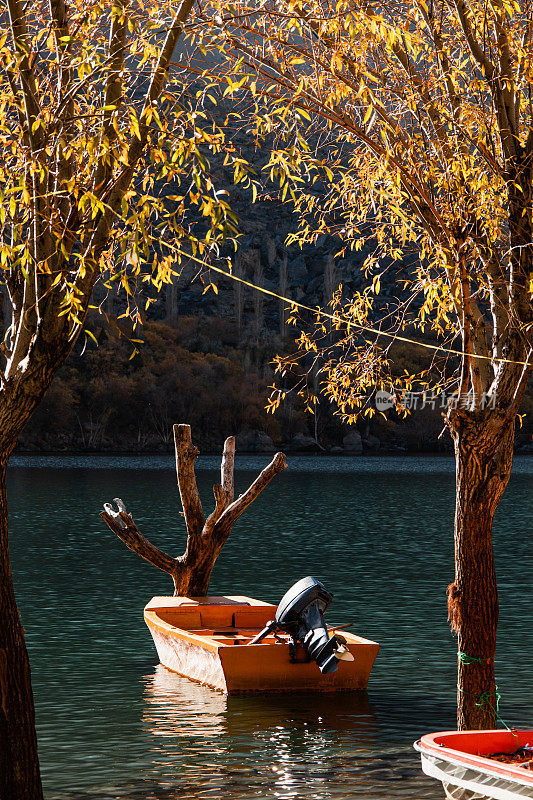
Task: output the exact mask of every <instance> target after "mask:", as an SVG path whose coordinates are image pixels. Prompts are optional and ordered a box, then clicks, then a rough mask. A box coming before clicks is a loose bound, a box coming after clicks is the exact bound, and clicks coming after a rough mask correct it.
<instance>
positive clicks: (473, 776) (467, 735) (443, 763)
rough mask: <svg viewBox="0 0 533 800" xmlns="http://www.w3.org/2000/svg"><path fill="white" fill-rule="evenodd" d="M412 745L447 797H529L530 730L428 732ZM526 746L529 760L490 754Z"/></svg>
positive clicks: (532, 785)
mask: <svg viewBox="0 0 533 800" xmlns="http://www.w3.org/2000/svg"><path fill="white" fill-rule="evenodd" d="M414 748H415V750H418V752H419V753H420V756H421V759H422V769H423V771H424V772H425V773H426V775H429V776H430V777H432V778H437V779H438V780H440V781H442V785H443V787H444V791H445V792H446V797H447V798H449V800H486V799H487V798H491V800H492V798H493V799H494V800H520V799H521V798H531V800H533V768H532V767H533V730H526V731H508V730H495V731H446V732H444V733H430V734H427V735H426V736H423V737H422V738H421V739H420V740H419V741H418V742H415V744H414ZM530 749H531V761H528V760H525V761H524V762H523V763H521V764H517V763H514V764H513V763H504V762H502V761H499V760H496V759H495V758H493V757H491V756H495V755H500V754H503V753H506V754H509V755H510V754H512V753H516V752H517V751H518V750H523V751H524V752H526V753H527V752H528V751H529V750H530Z"/></svg>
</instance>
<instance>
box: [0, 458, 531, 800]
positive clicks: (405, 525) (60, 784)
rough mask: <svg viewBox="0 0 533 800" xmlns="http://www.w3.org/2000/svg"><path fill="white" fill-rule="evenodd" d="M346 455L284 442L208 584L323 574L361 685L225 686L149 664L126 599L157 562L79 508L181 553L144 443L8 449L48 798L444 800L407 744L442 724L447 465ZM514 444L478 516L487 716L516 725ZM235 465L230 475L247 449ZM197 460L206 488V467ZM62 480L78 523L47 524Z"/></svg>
mask: <svg viewBox="0 0 533 800" xmlns="http://www.w3.org/2000/svg"><path fill="white" fill-rule="evenodd" d="M264 460H265V459H263V461H264ZM89 461H91V460H89ZM125 461H127V463H128V465H129V466H134V464H130V462H129V459H125ZM345 461H346V459H344V460H343V459H341V460H339V461H337V460H333V459H331V460H327V459H326V460H318V459H311V460H306V461H305V464H304V462H303V460H300V462H299V460H298V459H294V458H292V457H291V460H290V469H288V470H287V471H286V472H284V473H283V475H281V476H279V480H278V481H277V482H276V486H275V488H273V489H272V491H270V490H269V493H267V492H265V493H264V494H263V495H262V496H261V498H260V500H259V501H258V503H257V504H255V505H254V506H252V507H251V508H250V509H249V511H248V512H247V514H246V515H244V516H243V517H242V518H241V519H240V520H239V523H238V525H236V526H235V528H234V530H233V532H232V535H231V537H230V539H229V541H228V543H227V544H226V546H225V548H224V551H223V554H222V555H221V557H220V559H219V560H218V562H217V565H216V568H215V571H214V574H213V581H212V590H213V593H214V594H225V593H230V594H245V595H250V596H252V597H260V598H262V599H265V600H270V601H272V602H277V601H279V599H280V597H281V596H282V594H283V593H284V591H285V590H286V589H287V588H288V587H289V586H290V585H292V583H294V581H295V580H296V579H297V578H298V577H301V576H303V575H308V574H314V575H315V576H316V577H317V578H320V579H322V580H324V582H325V584H326V586H328V588H331V590H332V591H333V592H334V594H335V599H334V602H333V604H332V608H331V612H329V611H328V618H329V621H331V622H332V623H333V622H348V621H353V622H354V630H355V631H356V632H357V633H360V634H361V635H363V636H366V637H367V638H369V639H373V640H376V641H378V642H380V645H381V650H380V653H379V655H378V658H377V660H376V664H375V666H374V669H373V670H372V675H371V678H370V683H369V695H368V696H366V695H362V696H357V695H336V696H333V697H326V696H321V695H316V696H298V695H291V696H289V697H275V696H274V697H257V696H256V697H247V698H238V697H236V698H230V699H229V700H228V699H227V698H225V697H224V696H222V695H220V694H217V693H215V692H213V691H211V690H210V689H206V688H203V687H201V686H196V685H195V684H193V683H190V682H188V681H187V680H186V679H182V678H179V677H178V676H175V675H173V674H172V673H167V672H166V671H165V670H163V669H162V668H160V667H159V668H157V669H155V668H154V667H153V665H154V664H155V663H156V653H155V650H154V648H153V645H152V643H151V641H150V634H149V632H148V630H147V628H146V625H145V624H144V621H143V617H142V608H143V606H144V604H145V603H146V602H147V601H148V600H149V599H150V597H152V596H153V595H155V594H166V593H167V592H168V590H169V588H170V587H169V584H168V579H167V576H166V575H164V574H163V573H161V572H159V571H156V570H153V569H151V568H150V567H148V566H147V565H146V564H145V562H143V561H142V560H141V559H139V558H138V556H136V555H135V554H133V553H129V551H128V550H127V549H126V548H125V547H124V546H123V544H122V543H121V542H119V541H118V540H115V538H114V537H110V536H109V535H107V534H106V533H105V530H104V529H103V528H102V522H101V520H100V518H99V517H98V514H97V513H96V510H97V509H98V508H100V507H101V503H102V500H103V499H108V498H109V497H116V496H119V497H124V498H125V499H126V500H127V501H128V506H130V505H131V510H132V512H133V513H134V515H135V518H136V519H137V521H138V523H139V525H140V527H141V529H142V530H145V531H146V533H147V534H149V536H150V537H151V538H153V540H154V542H157V544H159V545H160V546H161V547H162V548H163V549H164V550H167V551H168V552H171V553H174V552H179V551H180V549H181V548H182V546H183V543H184V538H185V537H184V528H183V525H181V528H180V519H181V518H180V519H178V521H177V507H176V481H175V476H174V474H173V472H172V471H171V470H170V469H163V468H159V467H160V466H164V465H158V464H152V463H151V461H150V459H145V458H144V457H143V458H142V459H139V466H142V467H143V469H142V470H141V469H138V470H136V469H109V468H107V469H103V468H102V467H105V466H106V465H105V464H103V463H102V462H101V461H100V460H98V459H94V463H86V461H85V460H80V465H81V464H83V465H84V466H87V468H85V469H77V468H70V467H71V466H73V465H70V464H69V463H63V462H62V461H61V460H57V461H56V462H55V467H56V468H52V467H53V466H54V465H52V464H43V466H47V469H33V468H31V469H30V468H20V467H19V468H17V467H12V469H11V470H10V473H9V499H10V516H11V526H12V535H11V541H10V549H11V553H12V557H13V566H14V572H15V586H16V592H17V600H18V602H19V607H20V609H21V613H22V616H23V621H24V627H25V629H26V633H27V641H28V646H29V648H30V651H31V662H32V678H33V684H34V690H35V696H36V701H37V721H38V736H39V748H40V758H41V765H42V768H43V777H44V782H45V796H46V798H47V800H67V798H68V800H116V798H120V799H121V800H178V798H179V800H181V799H182V798H184V800H189V798H190V799H191V800H193V799H194V798H198V799H199V798H210V797H211V798H217V800H218V798H221V800H252V798H254V799H255V798H258V797H259V798H266V799H267V800H270V798H281V800H283V798H298V800H315V798H317V799H318V798H319V799H320V800H351V798H358V800H367V799H368V800H370V798H371V799H372V800H376V798H386V800H400V798H409V800H426V799H427V800H429V798H431V800H442V797H443V795H442V789H441V787H440V786H439V785H438V784H437V783H436V782H434V781H431V780H430V779H426V778H424V777H423V776H422V773H421V771H420V768H419V760H418V757H417V755H416V754H415V753H414V751H413V750H412V748H411V743H412V742H413V740H414V739H416V738H418V737H419V736H420V735H421V734H422V733H424V732H426V731H428V730H444V729H448V728H450V727H452V726H453V724H454V702H455V669H456V655H455V649H456V643H455V642H454V641H453V639H452V637H451V635H450V631H449V627H448V625H447V623H446V611H445V588H446V586H447V584H448V583H449V582H450V580H451V579H452V577H453V546H452V538H451V530H450V525H451V521H452V519H453V502H454V483H453V471H452V469H451V468H450V469H448V465H447V464H444V463H443V461H442V460H440V459H435V460H427V459H426V460H424V462H423V463H422V461H420V463H418V461H413V460H403V461H401V460H397V459H396V460H394V459H373V460H365V459H364V460H358V459H352V460H351V461H350V465H352V466H350V470H349V469H348V468H347V466H346V464H345V463H344V462H345ZM518 461H519V462H520V463H517V464H516V469H515V471H514V473H513V476H512V478H511V482H510V485H509V489H508V492H507V494H506V495H505V497H504V499H503V501H502V505H501V507H500V509H499V511H498V516H497V520H496V525H495V541H496V551H497V552H496V555H497V567H498V576H499V582H500V588H501V604H500V611H501V615H500V632H499V647H498V653H497V664H496V666H497V672H498V685H499V687H500V692H501V693H502V695H503V697H502V702H501V705H500V711H501V714H502V716H503V717H504V719H505V720H506V721H507V722H508V723H511V724H515V725H517V726H524V727H525V726H527V725H528V724H529V722H530V720H531V718H532V715H533V695H532V693H531V691H530V690H529V687H530V686H531V679H530V672H531V668H530V662H531V659H530V657H529V656H530V653H531V650H532V648H533V629H532V627H531V625H530V624H529V619H530V604H531V603H530V598H531V574H532V573H533V549H532V548H531V545H530V542H529V539H528V537H527V536H524V531H527V530H528V529H529V527H530V518H531V497H532V492H531V476H532V475H533V459H521V460H517V462H518ZM141 462H142V463H141ZM169 465H170V462H169ZM263 465H264V464H263ZM108 466H110V465H108ZM215 466H216V467H217V469H218V468H219V465H218V462H217V464H215V460H214V459H213V467H215ZM245 466H246V465H245V463H244V462H243V464H239V469H238V471H237V476H236V478H237V491H239V490H240V488H239V487H241V486H242V487H243V488H245V487H246V486H247V485H248V484H249V483H250V481H251V480H253V478H254V477H255V476H256V474H257V473H256V471H255V470H256V468H258V467H259V466H261V465H260V464H255V463H254V464H252V463H251V462H250V463H249V464H247V468H249V469H252V467H253V469H254V472H250V473H246V472H245V471H244V472H243V468H244V467H245ZM97 467H98V468H97ZM146 467H148V469H146ZM200 467H201V465H200ZM200 467H199V471H198V484H199V489H200V492H201V494H202V496H203V497H205V498H206V500H207V501H208V503H209V504H211V503H212V485H213V482H214V481H215V480H217V478H216V473H214V472H213V473H212V472H210V471H209V470H203V469H201V468H200ZM50 497H53V498H54V502H53V503H51V502H50ZM73 497H76V498H77V501H78V510H79V513H78V517H77V524H76V525H75V526H74V527H73V526H71V525H66V526H63V525H58V519H67V518H68V516H69V514H70V512H71V508H72V498H73ZM280 509H283V513H280ZM28 553H31V554H32V557H31V558H28ZM80 575H82V576H83V580H82V581H80Z"/></svg>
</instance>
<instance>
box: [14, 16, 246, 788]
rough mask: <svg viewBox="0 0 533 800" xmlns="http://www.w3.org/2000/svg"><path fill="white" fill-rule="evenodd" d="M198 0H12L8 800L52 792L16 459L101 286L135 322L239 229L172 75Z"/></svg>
mask: <svg viewBox="0 0 533 800" xmlns="http://www.w3.org/2000/svg"><path fill="white" fill-rule="evenodd" d="M193 3H194V0H182V2H181V3H170V2H166V1H165V0H160V2H157V0H152V2H148V3H143V2H140V0H114V2H113V3H107V2H104V0H71V1H70V2H68V3H67V2H65V0H49V1H48V2H36V3H25V2H23V1H22V0H3V1H2V4H1V14H2V22H3V25H2V29H1V33H0V60H1V76H0V182H1V183H0V220H1V223H2V229H1V232H0V266H1V267H2V280H1V283H2V292H3V295H4V307H5V306H6V302H7V306H8V307H10V310H11V312H12V313H11V314H10V315H8V316H11V322H10V325H9V326H8V329H7V331H6V334H5V338H4V342H3V344H2V365H1V371H0V697H1V702H0V797H1V798H2V800H39V799H40V798H41V797H42V789H41V781H40V776H39V765H38V759H37V745H36V736H35V723H34V708H33V697H32V690H31V682H30V667H29V663H28V656H27V652H26V647H25V642H24V632H23V629H22V625H21V621H20V619H19V614H18V611H17V606H16V602H15V595H14V590H13V585H12V578H11V569H10V563H9V553H8V509H7V497H6V482H5V479H6V467H7V463H8V459H9V456H10V454H11V453H12V451H13V449H14V447H15V445H16V442H17V439H18V437H19V435H20V433H21V431H22V429H23V427H24V425H25V424H26V422H27V421H28V419H29V418H30V417H31V415H32V414H33V412H34V410H35V408H36V407H37V405H38V404H39V402H40V401H41V399H42V397H43V395H44V393H45V392H46V390H47V388H48V387H49V385H50V383H51V381H52V379H53V377H54V375H55V374H56V372H57V371H58V369H59V368H60V366H61V365H62V364H63V362H64V361H65V359H66V358H67V356H68V354H69V353H70V352H71V350H72V348H73V346H74V344H75V342H76V340H77V339H78V337H79V336H80V333H81V332H82V330H84V322H85V319H86V316H87V313H88V309H89V307H90V302H91V295H92V292H93V289H94V287H95V284H96V283H97V282H104V283H105V284H106V285H108V286H113V287H117V286H120V287H121V288H122V289H123V291H124V296H125V298H126V302H125V305H126V306H127V309H126V314H129V315H130V316H131V318H132V319H133V323H134V324H135V323H136V322H137V321H138V311H137V308H136V303H135V297H136V291H138V290H139V289H141V288H142V287H143V286H144V285H153V286H155V289H159V288H161V286H163V285H164V284H168V283H170V282H171V280H172V277H175V276H176V274H177V272H178V271H179V255H178V256H177V255H176V248H177V251H178V253H179V251H180V248H181V249H185V250H186V251H187V252H188V253H195V252H196V253H198V252H200V253H205V252H206V248H209V247H212V246H214V245H216V242H217V240H218V239H220V238H221V237H224V236H225V235H226V234H227V232H228V230H231V219H230V217H229V216H228V215H229V213H230V212H229V210H228V208H227V206H226V205H225V203H224V202H223V201H222V200H221V199H220V198H219V197H218V195H217V193H216V192H215V190H214V187H213V184H212V183H211V181H210V179H209V177H208V168H209V165H208V162H207V160H206V152H208V151H209V150H211V151H213V152H216V151H218V150H220V148H221V147H222V145H223V136H222V134H221V133H220V132H219V131H217V129H216V128H215V127H214V126H213V124H212V123H210V124H209V125H206V130H203V129H202V112H201V109H197V108H195V106H194V101H193V100H191V97H192V98H194V93H192V94H191V93H190V92H187V86H186V84H185V82H184V75H185V73H184V71H183V66H184V64H183V62H182V63H181V64H178V65H177V67H176V68H175V69H173V70H172V71H170V70H169V65H170V63H171V59H172V57H173V55H174V53H175V50H176V44H177V42H178V40H179V38H180V36H181V35H182V32H183V31H184V30H185V31H186V29H187V28H188V27H189V28H190V27H191V26H194V24H195V21H194V13H193ZM180 67H181V68H180ZM176 187H177V188H176ZM181 187H185V189H183V188H181ZM187 209H189V210H190V211H191V214H190V215H189V216H187ZM188 220H189V221H188ZM197 220H201V221H202V226H201V227H200V228H199V229H198V230H196V227H195V225H194V223H195V222H196V221H197ZM163 229H164V231H166V238H167V240H168V241H170V242H172V246H173V248H174V249H173V251H172V256H170V255H169V254H168V252H165V250H164V248H163V246H162V244H161V237H163V236H164V234H163ZM156 235H157V239H158V242H159V244H158V245H157V248H155V247H154V246H152V245H153V240H154V238H155V237H156ZM130 327H131V326H130ZM87 335H89V332H87Z"/></svg>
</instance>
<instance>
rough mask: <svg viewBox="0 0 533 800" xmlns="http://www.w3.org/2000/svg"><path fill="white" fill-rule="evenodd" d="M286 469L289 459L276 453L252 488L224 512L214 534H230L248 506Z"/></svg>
mask: <svg viewBox="0 0 533 800" xmlns="http://www.w3.org/2000/svg"><path fill="white" fill-rule="evenodd" d="M286 467H287V459H286V458H285V456H284V455H283V453H276V455H275V456H274V458H273V459H272V461H271V462H270V464H269V465H268V466H267V467H265V468H264V470H263V471H262V472H261V473H260V474H259V475H258V476H257V478H256V479H255V481H254V482H253V483H252V484H251V486H249V487H248V489H247V490H246V491H245V492H244V494H241V495H240V496H239V497H238V498H237V499H236V500H235V501H234V502H233V503H232V504H231V505H230V506H228V508H227V509H226V510H225V511H224V513H223V514H222V516H221V517H220V519H219V521H218V523H217V525H216V526H215V529H214V531H213V534H214V535H215V536H219V535H220V534H224V532H225V531H226V530H227V531H228V533H229V531H230V530H231V527H232V525H233V524H234V523H235V522H236V521H237V520H238V519H239V517H240V516H241V514H242V513H243V512H244V511H246V509H247V508H248V506H249V505H251V504H252V503H253V502H254V500H255V499H256V497H258V495H260V494H261V492H262V491H263V489H265V488H266V487H267V486H268V484H269V483H270V481H271V480H272V478H274V477H275V476H276V475H277V474H278V473H279V472H283V470H284V469H286Z"/></svg>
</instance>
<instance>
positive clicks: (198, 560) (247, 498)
mask: <svg viewBox="0 0 533 800" xmlns="http://www.w3.org/2000/svg"><path fill="white" fill-rule="evenodd" d="M174 445H175V448H176V472H177V476H178V486H179V491H180V497H181V503H182V506H183V516H184V518H185V525H186V527H187V546H186V548H185V552H184V553H183V555H181V556H178V557H177V558H174V557H173V556H169V555H167V553H164V552H163V551H162V550H160V549H159V548H158V547H156V546H155V545H154V544H152V542H150V541H148V539H146V538H145V537H144V536H143V535H142V533H141V532H140V531H139V529H138V528H137V526H136V524H135V522H134V521H133V518H132V516H131V514H128V512H127V511H126V507H125V505H124V503H123V501H122V500H120V498H116V499H115V503H116V504H117V507H118V511H116V510H115V509H114V508H113V507H112V505H111V504H110V503H105V505H104V509H105V510H104V511H102V512H101V515H100V516H101V517H102V519H103V520H104V521H105V522H106V523H107V525H108V526H109V527H110V528H111V530H112V531H113V533H115V534H116V535H117V536H118V538H119V539H121V540H122V541H123V542H124V544H125V545H126V546H127V547H129V548H130V550H133V552H134V553H137V555H139V556H141V557H142V558H144V559H146V561H149V562H150V564H153V565H154V567H157V568H158V569H161V570H163V572H168V574H169V575H170V576H171V577H172V580H173V581H174V595H175V596H178V595H182V596H185V595H187V596H192V597H202V596H204V595H206V594H207V590H208V588H209V580H210V578H211V572H212V570H213V567H214V565H215V561H216V560H217V557H218V555H219V553H220V551H221V550H222V548H223V546H224V544H225V542H226V540H227V538H228V536H229V535H230V533H231V529H232V527H233V525H234V524H235V522H236V521H237V520H238V519H239V517H240V516H241V514H242V513H243V512H244V511H245V510H246V509H247V508H248V506H249V505H251V504H252V503H253V502H254V500H255V499H256V497H258V495H259V494H261V492H262V491H263V489H265V487H267V486H268V484H269V483H270V481H271V480H272V478H274V476H275V475H277V474H278V472H282V471H283V470H284V469H285V468H286V466H287V462H286V459H285V456H284V455H283V453H276V455H275V456H274V458H273V459H272V461H271V462H270V464H269V465H268V466H267V467H265V469H264V470H263V471H262V472H261V473H260V474H259V475H258V477H257V478H256V479H255V481H254V482H253V483H252V484H251V485H250V486H249V487H248V489H247V490H246V491H245V492H244V493H243V494H241V495H239V497H238V498H237V499H236V500H235V499H234V479H233V465H234V458H235V437H233V436H230V437H229V438H228V439H226V441H225V443H224V452H223V455H222V464H221V468H220V483H219V484H215V486H213V494H214V496H215V508H214V511H213V512H212V513H211V514H210V515H209V516H208V517H207V518H206V517H205V516H204V511H203V508H202V503H201V500H200V495H199V493H198V487H197V485H196V475H195V472H194V462H195V460H196V458H197V457H198V455H199V450H198V448H197V447H195V446H194V445H193V443H192V439H191V428H190V425H174Z"/></svg>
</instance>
